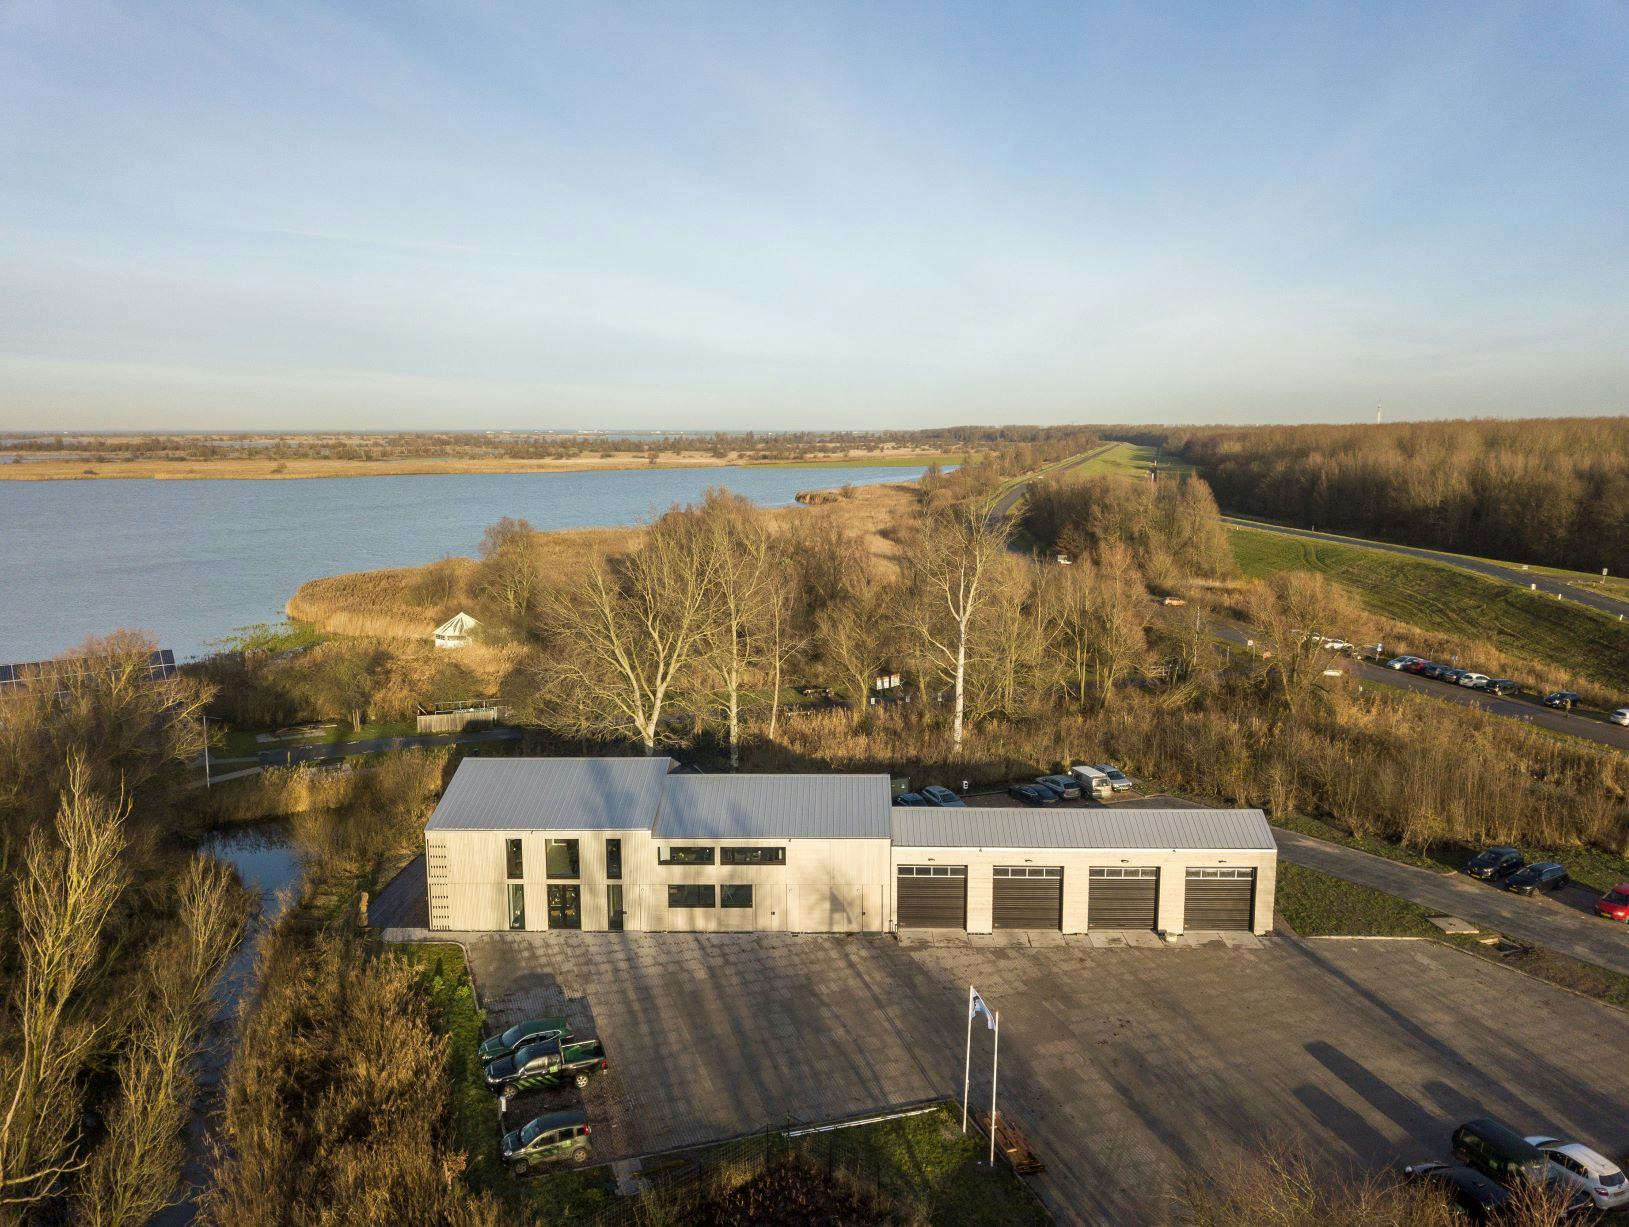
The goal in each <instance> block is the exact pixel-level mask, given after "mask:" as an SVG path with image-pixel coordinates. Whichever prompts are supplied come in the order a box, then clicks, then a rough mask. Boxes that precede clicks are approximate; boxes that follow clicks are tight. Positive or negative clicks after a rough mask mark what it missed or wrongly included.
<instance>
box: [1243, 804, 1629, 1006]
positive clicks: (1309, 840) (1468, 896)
mask: <svg viewBox="0 0 1629 1227" xmlns="http://www.w3.org/2000/svg"><path fill="white" fill-rule="evenodd" d="M1273 838H1274V839H1276V840H1277V841H1278V854H1279V855H1280V856H1282V857H1283V858H1284V859H1285V860H1287V861H1289V862H1290V863H1291V864H1294V865H1303V866H1305V867H1306V868H1308V869H1316V870H1318V871H1319V872H1320V873H1327V874H1329V875H1330V876H1331V877H1335V878H1343V879H1345V880H1346V881H1348V882H1356V883H1358V884H1359V885H1362V886H1370V887H1373V888H1374V889H1375V890H1379V891H1384V892H1385V893H1386V894H1388V895H1396V896H1397V897H1398V898H1400V899H1409V900H1412V901H1413V902H1415V903H1418V904H1419V905H1420V906H1421V907H1426V908H1430V909H1431V910H1432V911H1436V912H1442V913H1444V914H1446V915H1449V916H1457V917H1459V918H1460V919H1461V920H1468V921H1471V922H1472V923H1473V924H1476V925H1478V926H1479V927H1481V928H1483V929H1484V930H1486V931H1487V932H1490V933H1502V934H1504V935H1505V936H1506V937H1513V938H1515V939H1516V940H1517V941H1521V942H1531V943H1532V944H1533V945H1535V946H1544V947H1545V948H1547V949H1550V950H1555V951H1559V952H1560V953H1562V954H1566V955H1571V956H1572V957H1573V958H1575V959H1579V960H1581V961H1583V962H1585V963H1593V964H1595V965H1596V966H1597V967H1605V968H1607V969H1608V970H1610V971H1617V972H1622V973H1623V974H1625V975H1629V937H1626V936H1625V933H1624V926H1623V925H1621V924H1613V923H1612V922H1611V921H1610V920H1605V919H1603V918H1601V917H1599V916H1596V915H1593V914H1592V913H1590V912H1587V911H1585V910H1584V909H1583V908H1582V907H1580V906H1579V902H1578V899H1577V897H1576V896H1579V895H1581V894H1583V893H1585V892H1583V891H1582V888H1580V889H1579V890H1577V891H1573V892H1572V896H1571V897H1569V898H1567V899H1566V900H1562V899H1561V898H1559V897H1558V896H1559V895H1560V894H1562V893H1563V892H1560V891H1558V892H1556V894H1555V895H1533V896H1525V895H1513V894H1511V893H1510V892H1509V891H1507V890H1503V889H1501V888H1500V887H1497V886H1492V885H1490V884H1488V883H1486V882H1478V881H1476V880H1474V879H1472V878H1468V877H1466V876H1465V875H1464V874H1458V873H1439V872H1437V871H1435V870H1431V869H1422V868H1420V867H1419V866H1417V865H1405V864H1403V863H1402V862H1401V861H1392V860H1387V859H1386V858H1385V857H1382V856H1374V855H1372V854H1370V853H1368V852H1359V851H1358V850H1357V849H1356V848H1347V847H1343V846H1342V845H1340V844H1336V843H1330V842H1329V841H1328V840H1326V839H1315V838H1314V837H1312V836H1310V835H1302V834H1300V833H1298V832H1296V831H1286V830H1284V829H1283V828H1282V827H1274V828H1273Z"/></svg>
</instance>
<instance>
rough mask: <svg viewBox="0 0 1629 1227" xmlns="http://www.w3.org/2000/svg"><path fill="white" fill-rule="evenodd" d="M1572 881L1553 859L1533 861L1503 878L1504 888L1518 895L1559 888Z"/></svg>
mask: <svg viewBox="0 0 1629 1227" xmlns="http://www.w3.org/2000/svg"><path fill="white" fill-rule="evenodd" d="M1570 881H1572V879H1571V878H1569V877H1568V876H1567V871H1566V870H1565V869H1564V868H1562V867H1561V866H1560V865H1558V864H1556V863H1555V862H1554V861H1535V862H1534V863H1533V864H1531V865H1528V866H1526V867H1525V868H1522V869H1518V870H1517V871H1516V872H1515V873H1513V874H1511V875H1510V876H1509V877H1508V878H1506V879H1505V889H1506V890H1512V891H1515V892H1516V893H1517V894H1518V895H1536V894H1538V892H1539V891H1541V890H1560V889H1561V888H1562V887H1563V886H1565V885H1566V884H1567V883H1568V882H1570Z"/></svg>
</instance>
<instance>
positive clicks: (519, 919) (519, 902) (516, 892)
mask: <svg viewBox="0 0 1629 1227" xmlns="http://www.w3.org/2000/svg"><path fill="white" fill-rule="evenodd" d="M509 927H510V928H511V929H524V928H525V927H526V888H525V887H524V886H522V885H521V884H520V883H518V882H516V883H515V884H514V885H512V886H510V888H509Z"/></svg>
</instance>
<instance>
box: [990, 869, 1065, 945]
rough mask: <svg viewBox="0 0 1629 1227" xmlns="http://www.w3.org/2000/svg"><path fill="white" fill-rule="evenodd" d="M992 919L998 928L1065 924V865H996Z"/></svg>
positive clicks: (1053, 927)
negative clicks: (1062, 866)
mask: <svg viewBox="0 0 1629 1227" xmlns="http://www.w3.org/2000/svg"><path fill="white" fill-rule="evenodd" d="M990 872H991V874H992V875H993V881H992V886H993V893H992V900H991V903H992V911H991V923H992V925H993V926H994V927H995V928H997V929H1061V928H1063V869H1062V868H1061V867H1058V866H1048V865H997V866H996V867H995V868H994V869H992V870H991V871H990Z"/></svg>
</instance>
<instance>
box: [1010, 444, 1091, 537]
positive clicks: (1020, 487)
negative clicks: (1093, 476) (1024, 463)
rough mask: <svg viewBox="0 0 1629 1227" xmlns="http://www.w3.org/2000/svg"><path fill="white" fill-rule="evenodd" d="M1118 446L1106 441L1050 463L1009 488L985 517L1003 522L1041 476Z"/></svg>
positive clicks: (1082, 461)
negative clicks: (1075, 454)
mask: <svg viewBox="0 0 1629 1227" xmlns="http://www.w3.org/2000/svg"><path fill="white" fill-rule="evenodd" d="M1118 446H1119V444H1118V443H1105V444H1104V445H1103V446H1102V447H1098V448H1094V449H1092V450H1091V451H1089V452H1083V453H1082V454H1081V455H1079V456H1076V457H1071V458H1070V459H1068V460H1060V461H1059V462H1058V463H1057V464H1053V465H1049V466H1047V467H1046V468H1044V469H1042V470H1041V471H1040V472H1039V473H1037V474H1035V476H1033V477H1031V478H1030V479H1029V480H1028V481H1022V482H1019V483H1018V484H1017V485H1015V486H1014V487H1013V488H1012V489H1011V490H1008V491H1007V493H1005V494H1003V495H1002V496H1001V497H1000V498H998V499H997V500H996V501H995V503H994V504H993V505H992V506H991V508H990V514H989V515H987V516H986V517H985V521H986V523H988V524H990V525H991V526H992V527H993V526H994V525H997V524H999V523H1001V521H1003V520H1005V519H1006V518H1007V517H1008V516H1009V515H1011V514H1012V509H1013V508H1014V507H1016V506H1017V505H1018V500H1019V499H1021V498H1023V497H1024V494H1025V492H1026V491H1027V490H1028V489H1029V488H1030V486H1031V485H1032V484H1034V483H1035V482H1036V481H1039V480H1040V479H1041V478H1043V477H1047V476H1049V475H1051V474H1052V473H1054V472H1056V471H1057V470H1058V469H1060V468H1065V467H1072V466H1074V465H1077V464H1085V463H1086V462H1087V461H1089V460H1095V459H1096V458H1097V457H1098V456H1101V455H1102V454H1103V453H1104V452H1106V451H1108V450H1109V449H1110V448H1114V447H1118Z"/></svg>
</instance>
